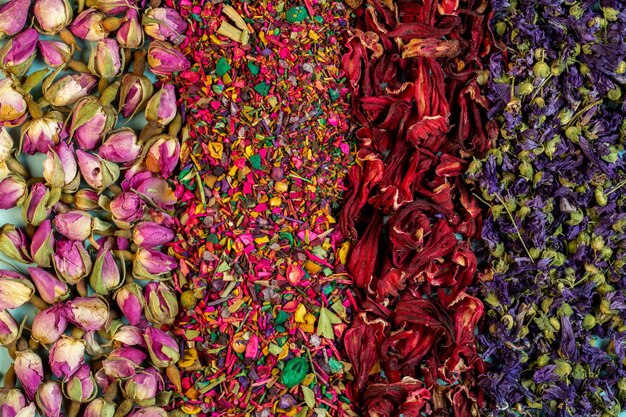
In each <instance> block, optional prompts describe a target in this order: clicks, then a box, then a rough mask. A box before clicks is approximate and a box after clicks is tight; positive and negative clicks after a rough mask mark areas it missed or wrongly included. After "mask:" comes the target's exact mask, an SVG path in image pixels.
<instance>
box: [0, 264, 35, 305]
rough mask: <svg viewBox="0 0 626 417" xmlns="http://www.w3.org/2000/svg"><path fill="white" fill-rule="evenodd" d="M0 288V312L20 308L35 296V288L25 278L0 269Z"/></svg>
mask: <svg viewBox="0 0 626 417" xmlns="http://www.w3.org/2000/svg"><path fill="white" fill-rule="evenodd" d="M0 288H2V291H0V311H4V310H6V309H12V308H18V307H21V306H23V305H24V304H26V303H27V302H29V301H30V299H31V297H32V296H33V294H35V287H34V286H33V284H32V283H31V282H30V280H28V279H27V278H26V277H25V276H23V275H21V274H18V273H17V272H13V271H5V270H1V269H0Z"/></svg>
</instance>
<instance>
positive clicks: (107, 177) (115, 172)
mask: <svg viewBox="0 0 626 417" xmlns="http://www.w3.org/2000/svg"><path fill="white" fill-rule="evenodd" d="M76 156H77V157H78V167H79V168H80V172H81V174H82V176H83V178H84V179H85V182H87V184H89V186H91V187H92V188H93V189H95V190H97V191H103V190H105V189H107V188H109V186H111V185H112V184H114V183H115V181H117V179H118V178H119V176H120V168H119V167H118V166H117V165H116V164H115V163H113V162H109V161H106V160H104V159H102V158H100V157H99V156H98V155H92V154H89V153H87V152H83V151H81V150H77V151H76Z"/></svg>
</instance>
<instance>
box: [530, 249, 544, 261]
mask: <svg viewBox="0 0 626 417" xmlns="http://www.w3.org/2000/svg"><path fill="white" fill-rule="evenodd" d="M528 252H529V253H530V256H531V257H532V258H533V259H537V258H538V257H539V255H541V250H540V249H539V248H530V249H529V250H528Z"/></svg>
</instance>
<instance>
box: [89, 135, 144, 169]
mask: <svg viewBox="0 0 626 417" xmlns="http://www.w3.org/2000/svg"><path fill="white" fill-rule="evenodd" d="M140 153H141V146H140V145H139V143H138V142H137V135H136V134H135V131H134V130H132V129H129V128H121V129H118V130H116V131H114V132H112V133H111V135H110V136H109V137H108V138H107V140H106V141H104V143H103V144H102V146H101V147H100V149H98V154H99V155H100V156H101V157H102V158H104V159H106V160H107V161H111V162H116V163H124V162H132V161H134V160H135V159H136V158H137V157H138V156H139V154H140Z"/></svg>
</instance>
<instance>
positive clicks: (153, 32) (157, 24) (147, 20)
mask: <svg viewBox="0 0 626 417" xmlns="http://www.w3.org/2000/svg"><path fill="white" fill-rule="evenodd" d="M143 25H144V30H145V32H146V34H147V35H149V36H152V37H153V38H154V39H156V40H159V41H170V42H172V43H173V44H174V45H179V44H180V43H181V42H182V41H184V40H185V31H186V30H187V22H185V19H183V18H182V17H181V16H180V14H178V12H177V11H176V10H174V9H171V8H169V7H157V8H156V9H152V10H150V11H148V13H147V14H146V16H145V17H144V19H143Z"/></svg>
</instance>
